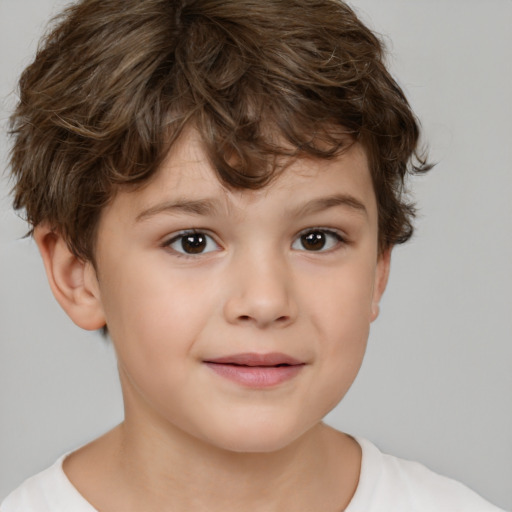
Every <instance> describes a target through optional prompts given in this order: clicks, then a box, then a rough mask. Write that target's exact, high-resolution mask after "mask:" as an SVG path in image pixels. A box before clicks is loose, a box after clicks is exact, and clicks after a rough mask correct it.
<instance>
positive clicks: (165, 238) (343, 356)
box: [96, 133, 389, 451]
mask: <svg viewBox="0 0 512 512" xmlns="http://www.w3.org/2000/svg"><path fill="white" fill-rule="evenodd" d="M96 255H97V267H98V288H97V296H98V298H99V302H98V304H99V307H100V308H101V309H102V311H103V313H104V315H105V319H106V322H107V324H108V327H109V331H110V334H111V336H112V339H113V343H114V345H115V348H116V351H117V354H118V358H119V368H120V374H121V381H122V386H123V393H124V397H125V401H126V409H127V417H126V421H127V422H129V421H131V420H132V419H133V418H135V417H137V424H138V425H139V426H140V425H142V426H143V427H141V428H146V427H147V428H153V427H154V426H155V425H159V426H160V427H159V428H164V430H165V429H168V430H169V431H171V432H172V431H173V430H174V429H175V428H178V429H180V430H181V431H182V432H185V433H188V434H191V435H192V436H194V437H195V438H199V439H201V440H203V441H207V442H208V443H211V444H213V445H215V446H218V447H222V448H225V449H229V450H235V451H269V450H275V449H278V448H281V447H284V446H286V445H287V444H289V443H290V442H292V441H293V440H295V439H297V438H298V437H299V436H300V435H301V434H303V433H304V432H306V431H307V430H308V429H310V428H311V427H312V426H314V425H316V424H317V423H318V422H319V421H320V420H321V419H322V418H323V416H324V415H325V414H326V413H327V412H328V411H329V410H330V409H332V408H333V407H334V406H335V405H336V404H337V403H338V402H339V401H340V400H341V398H342V397H343V396H344V394H345V393H346V391H347V390H348V388H349V387H350V385H351V384H352V382H353V380H354V378H355V376H356V374H357V372H358V370H359V367H360V365H361V361H362V358H363V353H364V351H365V347H366V341H367V337H368V332H369V325H370V322H371V321H372V320H373V319H374V318H375V317H376V315H377V306H376V304H377V303H378V301H379V298H380V295H381V293H382V292H383V289H384V287H385V282H386V277H387V270H388V264H389V258H388V256H389V255H388V254H387V253H386V254H384V255H383V256H381V257H378V250H377V209H376V200H375V195H374V192H373V187H372V182H371V177H370V173H369V170H368V166H367V161H366V158H365V155H364V152H363V151H362V149H361V148H360V147H359V146H358V145H354V146H353V147H352V148H351V149H350V150H349V151H348V152H347V153H346V154H344V155H343V156H341V157H339V158H337V159H334V160H332V161H325V160H321V161H316V160H299V161H297V162H295V163H293V164H292V165H291V166H290V167H289V168H287V170H286V171H285V172H284V174H282V176H281V177H280V178H279V179H278V180H277V181H276V182H274V183H273V184H272V185H270V186H269V187H267V188H265V189H263V190H258V191H248V190H242V191H228V190H226V189H225V188H223V186H222V185H221V184H220V182H219V181H218V179H217V178H216V177H215V174H214V172H213V171H212V169H211V168H210V167H209V165H208V163H207V161H206V158H205V156H204V154H203V152H202V149H201V146H200V144H199V142H198V137H197V136H196V135H195V134H194V133H189V134H187V135H186V136H185V137H184V138H183V139H182V140H181V142H180V144H178V145H176V146H175V147H174V148H173V150H172V152H171V153H170V154H169V156H168V158H167V160H166V161H165V162H164V164H163V165H162V168H161V170H160V171H159V173H158V174H157V175H156V177H155V179H154V180H153V181H151V182H150V183H149V184H148V186H146V187H145V188H143V189H142V190H138V191H136V192H120V193H119V194H118V195H117V196H116V197H115V198H114V200H113V202H112V203H111V204H110V206H108V207H107V209H106V210H105V211H104V212H103V214H102V218H101V221H100V224H99V229H98V242H97V252H96ZM259 355H262V356H263V359H262V360H258V357H257V356H259ZM265 357H266V359H265ZM257 363H260V364H261V365H263V366H264V367H261V366H260V367H253V368H248V367H247V366H244V365H245V364H248V365H253V364H255V365H256V364H257ZM277 364H282V365H285V366H280V367H278V366H276V365H277ZM286 365H288V366H286ZM141 420H142V421H141ZM144 425H145V426H144Z"/></svg>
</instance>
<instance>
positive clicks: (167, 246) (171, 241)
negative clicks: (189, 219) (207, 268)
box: [161, 228, 221, 258]
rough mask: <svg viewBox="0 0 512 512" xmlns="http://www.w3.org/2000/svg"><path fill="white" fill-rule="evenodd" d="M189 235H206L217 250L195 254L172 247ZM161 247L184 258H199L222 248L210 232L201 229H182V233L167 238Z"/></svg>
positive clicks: (178, 232)
mask: <svg viewBox="0 0 512 512" xmlns="http://www.w3.org/2000/svg"><path fill="white" fill-rule="evenodd" d="M187 235H204V236H205V237H207V238H208V239H210V240H211V241H213V243H214V244H215V249H212V250H208V251H204V252H200V253H196V254H193V253H186V252H182V251H178V250H177V249H175V248H173V247H171V245H172V244H174V243H176V242H179V241H180V240H181V239H182V238H183V237H186V236H187ZM161 246H162V247H163V248H165V249H168V250H169V251H172V252H173V254H174V255H175V256H177V257H184V258H197V257H199V256H202V255H205V254H209V253H211V252H215V251H216V250H218V249H220V248H221V246H220V244H219V243H218V242H217V240H215V237H214V236H213V235H212V234H211V233H210V232H209V230H207V229H200V228H191V229H182V230H181V231H177V232H175V233H172V234H171V235H169V236H168V237H166V239H165V240H164V241H163V242H162V244H161Z"/></svg>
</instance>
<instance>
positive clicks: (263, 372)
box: [204, 353, 305, 388]
mask: <svg viewBox="0 0 512 512" xmlns="http://www.w3.org/2000/svg"><path fill="white" fill-rule="evenodd" d="M204 363H205V364H206V366H208V367H209V368H210V369H212V370H213V371H214V372H215V373H216V374H217V375H219V376H221V377H224V378H226V379H228V380H230V381H233V382H236V383H237V384H240V385H242V386H245V387H251V388H266V387H272V386H277V385H279V384H281V383H283V382H285V381H287V380H290V379H291V378H293V377H295V376H296V375H297V374H298V373H300V371H301V370H302V369H303V368H304V366H305V363H304V362H302V361H299V360H297V359H295V358H293V357H290V356H288V355H286V354H281V353H269V354H255V353H247V354H235V355H230V356H225V357H220V358H215V359H209V360H206V361H204Z"/></svg>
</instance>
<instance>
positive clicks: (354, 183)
mask: <svg viewBox="0 0 512 512" xmlns="http://www.w3.org/2000/svg"><path fill="white" fill-rule="evenodd" d="M336 198H337V199H336ZM340 198H341V200H340ZM315 199H318V200H319V201H320V202H321V200H322V199H324V203H325V204H326V205H327V206H329V205H332V204H333V203H336V202H338V203H340V204H344V205H345V206H346V207H347V208H350V207H352V209H353V210H354V212H355V213H357V212H359V213H366V214H367V215H368V216H370V217H374V216H375V217H376V200H375V194H374V191H373V185H372V179H371V175H370V171H369V166H368V160H367V157H366V154H365V151H364V149H363V147H362V146H361V145H360V144H358V143H353V144H351V145H350V146H348V147H347V149H346V150H345V151H344V152H343V153H342V154H340V155H338V156H336V157H334V158H332V159H319V158H312V157H297V158H294V159H289V160H288V161H286V162H284V165H283V170H282V171H281V172H279V173H277V174H276V177H275V178H274V179H273V180H272V181H271V182H270V183H269V184H267V185H266V186H265V187H263V188H260V189H257V190H252V189H245V188H237V189H234V188H230V187H228V186H226V185H224V184H223V183H222V182H221V181H220V179H219V177H218V175H217V173H216V172H215V170H214V169H213V168H212V166H211V164H210V162H209V160H208V158H207V155H206V154H205V151H204V149H203V145H202V142H201V138H200V135H199V134H198V133H197V132H194V131H188V132H187V133H186V134H184V135H183V136H182V137H181V138H180V139H179V140H178V141H177V142H176V143H175V144H174V145H173V147H172V148H171V150H170V151H169V153H168V155H167V156H166V158H165V159H164V161H163V162H162V164H161V166H160V168H159V169H158V171H157V172H156V173H155V175H154V176H153V177H152V178H151V179H150V180H149V181H148V182H147V183H146V184H145V185H144V186H143V187H142V188H140V189H136V190H133V191H121V192H120V193H118V194H117V195H116V196H115V197H114V200H113V201H112V202H111V204H110V205H109V206H108V207H107V210H117V211H119V212H120V211H123V212H124V214H125V215H127V216H128V217H130V218H134V220H135V221H140V220H144V219H145V218H149V217H151V216H152V215H155V214H158V213H160V211H164V210H170V208H168V206H169V205H181V206H182V208H181V209H182V210H187V209H188V212H189V213H196V214H203V215H206V214H209V213H219V211H221V210H224V212H225V213H226V212H227V213H229V214H233V213H235V212H236V211H239V212H244V211H248V210H250V209H258V208H263V209H265V208H270V207H272V208H273V209H274V210H278V209H281V210H283V211H284V210H287V209H289V210H293V211H294V212H295V213H297V212H298V211H299V210H300V207H301V205H303V204H305V203H307V202H309V201H311V200H315Z"/></svg>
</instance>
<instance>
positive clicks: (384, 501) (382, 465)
mask: <svg viewBox="0 0 512 512" xmlns="http://www.w3.org/2000/svg"><path fill="white" fill-rule="evenodd" d="M357 441H358V442H359V444H360V445H361V449H362V452H363V458H362V463H361V474H360V478H359V484H358V487H357V490H356V493H355V495H354V497H353V499H352V501H351V503H350V505H349V507H348V508H347V509H346V512H361V511H362V510H364V511H365V512H374V511H378V512H387V511H389V512H391V511H392V512H500V509H498V508H497V507H495V506H494V505H491V504H490V503H488V502H486V501H485V500H484V499H483V498H481V497H480V496H479V495H478V494H476V493H475V492H473V491H472V490H471V489H469V488H468V487H466V486H464V485H463V484H461V483H459V482H457V481H455V480H452V479H451V478H446V477H444V476H441V475H438V474H436V473H434V472H433V471H431V470H429V469H428V468H426V467H425V466H423V465H422V464H419V463H418V462H412V461H408V460H403V459H399V458H398V457H393V456H391V455H386V454H383V453H381V452H380V451H379V450H378V448H377V447H376V446H375V445H373V444H372V443H371V442H369V441H367V440H364V439H357Z"/></svg>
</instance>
